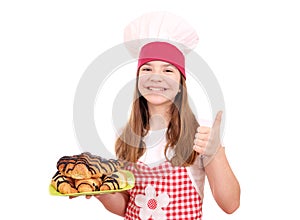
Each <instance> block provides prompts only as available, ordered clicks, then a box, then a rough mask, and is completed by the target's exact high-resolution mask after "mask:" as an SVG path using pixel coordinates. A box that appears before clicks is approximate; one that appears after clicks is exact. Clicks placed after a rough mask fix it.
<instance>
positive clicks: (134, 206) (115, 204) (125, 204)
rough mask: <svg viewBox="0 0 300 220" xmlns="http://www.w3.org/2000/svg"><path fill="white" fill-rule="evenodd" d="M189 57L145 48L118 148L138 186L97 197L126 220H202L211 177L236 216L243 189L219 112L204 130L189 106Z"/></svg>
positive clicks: (157, 46)
mask: <svg viewBox="0 0 300 220" xmlns="http://www.w3.org/2000/svg"><path fill="white" fill-rule="evenodd" d="M184 60H185V59H184V55H183V53H182V52H181V51H180V50H179V49H178V48H177V47H176V46H174V45H173V44H170V43H167V42H159V41H155V42H151V43H148V44H146V45H145V46H144V47H142V49H141V51H140V54H139V60H138V70H137V78H136V88H135V94H134V101H133V105H132V110H131V114H130V118H129V121H128V123H127V124H126V126H125V127H124V129H123V130H122V133H121V134H120V136H119V137H118V139H117V140H116V144H115V149H116V155H117V157H118V158H119V159H122V160H125V161H127V162H128V164H127V167H126V169H128V170H130V171H131V172H133V174H134V176H135V181H136V182H135V186H134V188H133V189H131V190H128V191H126V192H122V193H114V194H104V195H96V196H95V197H96V198H97V199H98V200H99V201H100V202H102V204H103V205H104V206H105V207H106V209H107V210H109V211H110V212H112V213H115V214H117V215H120V216H123V217H124V218H125V219H159V220H161V219H171V220H172V219H201V217H202V202H203V189H204V180H205V175H206V176H207V178H208V181H209V184H210V188H211V191H212V194H213V197H214V198H215V200H216V202H217V204H218V205H219V206H220V208H221V209H223V210H224V212H226V213H233V212H234V211H235V210H236V209H237V208H238V207H239V202H240V187H239V183H238V181H237V179H236V177H235V175H234V173H233V172H232V170H231V168H230V165H229V163H228V161H227V159H226V154H225V149H224V147H222V146H221V143H220V123H221V115H222V112H219V113H218V114H217V116H216V118H215V121H214V123H213V125H212V127H211V128H209V127H203V126H199V124H198V122H197V120H196V119H195V116H194V114H193V112H192V110H191V108H190V106H189V104H188V96H187V88H186V83H185V80H186V75H185V63H184Z"/></svg>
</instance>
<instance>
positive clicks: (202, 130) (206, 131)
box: [197, 126, 210, 134]
mask: <svg viewBox="0 0 300 220" xmlns="http://www.w3.org/2000/svg"><path fill="white" fill-rule="evenodd" d="M197 132H198V133H202V134H209V132H210V127H206V126H199V127H198V128H197Z"/></svg>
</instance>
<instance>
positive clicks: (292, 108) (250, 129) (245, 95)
mask: <svg viewBox="0 0 300 220" xmlns="http://www.w3.org/2000/svg"><path fill="white" fill-rule="evenodd" d="M7 2H8V1H7ZM195 2H196V1H189V0H186V1H178V2H177V3H175V1H161V0H159V1H156V0H152V1H137V0H135V1H119V3H117V2H116V1H103V3H100V1H9V3H4V2H3V1H2V2H1V3H0V30H1V34H0V39H1V41H0V74H1V75H0V76H1V77H0V103H1V107H0V143H1V151H2V153H1V160H0V163H1V182H0V190H1V194H0V200H1V204H2V205H1V213H0V215H1V216H2V215H3V216H4V215H5V216H6V217H5V219H17V218H24V219H25V218H28V219H43V218H47V219H48V218H49V219H64V218H68V219H74V220H75V219H83V218H85V219H107V218H109V219H110V220H113V219H116V220H117V219H121V218H119V217H117V216H114V215H112V214H110V213H108V212H107V211H106V210H105V209H104V208H103V207H102V205H101V204H100V203H99V202H98V201H96V200H95V199H90V200H86V199H85V198H83V197H81V198H76V199H73V200H69V199H68V198H67V197H53V196H50V195H49V194H48V184H49V181H50V179H51V177H52V175H53V173H54V171H55V164H56V161H57V159H58V158H59V157H61V156H63V155H69V154H76V153H79V152H80V149H79V148H78V143H77V140H76V137H75V133H74V130H73V115H72V114H73V101H74V94H75V91H76V87H77V84H78V82H79V80H80V77H81V76H82V74H83V72H84V71H85V69H86V68H87V66H88V65H89V64H90V63H91V62H92V61H93V60H94V59H95V58H96V57H97V56H99V55H100V54H101V53H103V52H104V51H106V50H108V49H110V48H111V47H113V46H115V45H117V44H119V43H122V40H123V38H122V37H123V28H124V27H125V25H126V24H127V23H129V22H130V21H131V20H132V19H134V18H136V17H138V16H139V15H141V14H143V13H145V12H149V11H153V10H167V11H170V12H173V13H175V14H178V15H180V16H182V17H184V18H185V20H187V21H188V22H189V23H190V24H191V25H192V26H193V27H195V29H196V30H197V31H198V33H199V37H200V42H199V45H198V46H197V48H196V51H197V53H198V54H199V55H200V56H201V57H202V58H203V59H204V60H205V61H206V62H207V63H208V65H209V66H210V68H211V69H212V70H213V72H214V74H215V75H216V77H217V78H218V81H219V83H220V85H221V87H222V90H223V94H224V98H225V104H226V125H225V127H226V130H225V137H224V140H225V143H226V149H227V155H228V158H229V161H230V163H231V166H232V169H233V170H234V172H235V174H236V176H237V178H238V179H239V181H240V184H241V189H242V194H241V206H240V208H239V209H238V210H237V211H236V212H235V213H234V214H232V215H227V214H225V213H223V212H222V211H221V210H220V209H219V208H218V206H217V205H216V203H215V202H214V200H213V199H212V197H211V193H210V191H209V187H208V185H206V188H205V198H204V205H203V212H204V216H203V219H205V220H217V219H218V220H220V219H222V220H223V219H232V220H233V219H239V220H241V219H243V220H244V219H245V220H246V219H297V218H298V217H297V216H299V214H298V213H299V212H298V210H297V208H298V209H299V207H298V206H299V205H297V204H299V201H298V199H299V196H300V194H299V184H300V182H299V171H298V168H299V157H298V154H297V153H296V151H297V150H298V148H299V147H300V146H299V138H298V137H299V135H298V133H299V123H300V120H299V110H300V108H299V104H298V102H299V98H298V94H299V92H300V90H299V85H298V84H299V80H298V75H299V74H300V67H299V66H300V65H299V60H300V52H299V51H300V43H299V39H300V32H299V20H300V14H299V6H298V5H297V4H296V3H297V1H296V0H295V1H291V0H285V1H274V0H273V1H267V0H260V1H258V0H252V1H238V0H236V1H234V0H229V1H216V0H211V1H197V2H198V4H197V5H196V4H195ZM194 95H195V94H194ZM107 132H109V131H107ZM297 152H298V151H297ZM3 218H4V217H1V219H3Z"/></svg>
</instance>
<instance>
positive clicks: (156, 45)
mask: <svg viewBox="0 0 300 220" xmlns="http://www.w3.org/2000/svg"><path fill="white" fill-rule="evenodd" d="M154 60H160V61H164V62H168V63H171V64H172V65H174V66H175V67H177V69H178V70H179V71H180V73H181V74H182V75H183V77H184V78H186V76H185V64H184V63H185V61H184V56H183V53H182V52H181V51H180V50H179V49H178V48H177V47H175V46H174V45H172V44H170V43H167V42H151V43H148V44H146V45H145V46H143V47H142V49H141V51H140V55H139V60H138V69H139V68H140V67H141V66H142V65H144V64H145V63H147V62H150V61H154Z"/></svg>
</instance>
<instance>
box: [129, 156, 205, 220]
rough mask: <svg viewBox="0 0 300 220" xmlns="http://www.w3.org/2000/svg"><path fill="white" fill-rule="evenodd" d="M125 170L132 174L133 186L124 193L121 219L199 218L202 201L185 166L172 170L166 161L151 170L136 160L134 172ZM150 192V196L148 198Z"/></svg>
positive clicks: (193, 219)
mask: <svg viewBox="0 0 300 220" xmlns="http://www.w3.org/2000/svg"><path fill="white" fill-rule="evenodd" d="M126 169H128V170H130V171H131V172H133V174H134V176H135V187H134V188H133V189H131V190H129V191H128V192H129V194H130V198H129V203H128V206H127V211H126V215H125V219H127V220H129V219H130V220H136V219H142V218H143V219H142V220H144V219H151V220H156V219H159V220H163V219H170V220H176V219H180V220H186V219H188V220H200V219H201V216H202V200H201V198H200V195H199V194H198V193H197V191H196V189H195V187H194V186H193V184H192V181H191V179H190V177H189V175H188V172H187V170H186V168H185V167H173V166H172V165H171V164H170V163H169V162H167V161H166V162H164V163H162V164H161V165H159V166H156V167H153V168H151V167H149V166H147V165H146V164H144V163H142V162H140V161H138V162H137V169H136V168H134V167H133V166H130V167H128V168H126ZM145 189H146V190H145ZM151 193H152V195H153V196H152V197H151V196H150V197H149V194H151ZM147 194H148V196H147ZM137 203H138V204H137ZM142 203H144V204H142ZM140 212H141V213H140ZM145 213H146V214H145ZM144 214H145V215H144ZM141 216H142V218H141ZM145 216H146V217H145Z"/></svg>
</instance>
